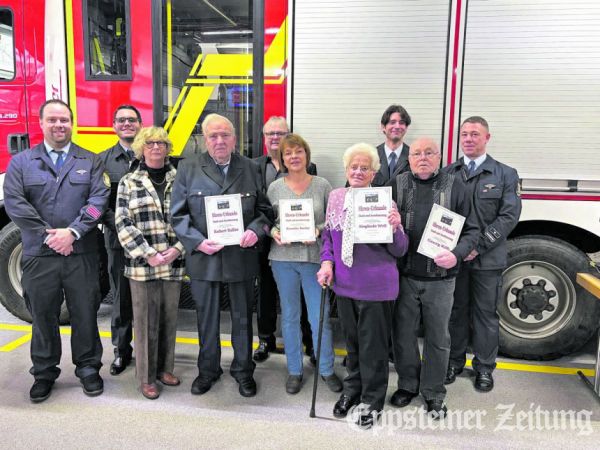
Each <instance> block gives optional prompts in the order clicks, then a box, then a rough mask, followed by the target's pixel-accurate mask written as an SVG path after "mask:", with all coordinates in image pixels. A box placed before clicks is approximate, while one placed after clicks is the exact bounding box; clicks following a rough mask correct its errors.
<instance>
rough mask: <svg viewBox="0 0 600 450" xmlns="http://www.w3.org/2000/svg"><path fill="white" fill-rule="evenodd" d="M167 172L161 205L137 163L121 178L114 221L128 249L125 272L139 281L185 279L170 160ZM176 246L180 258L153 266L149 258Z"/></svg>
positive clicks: (122, 243)
mask: <svg viewBox="0 0 600 450" xmlns="http://www.w3.org/2000/svg"><path fill="white" fill-rule="evenodd" d="M167 167H168V169H169V170H168V172H167V173H166V174H165V177H166V178H165V179H166V182H167V185H166V186H165V196H164V198H165V200H164V202H165V204H164V208H163V207H162V205H161V203H160V200H159V198H158V194H157V193H156V190H155V189H154V186H153V185H152V181H151V180H150V177H149V175H148V172H147V171H146V170H143V169H142V168H141V167H138V169H137V170H135V171H134V172H131V173H128V174H127V175H125V176H124V177H123V178H122V179H121V181H120V182H119V189H118V191H117V204H116V210H115V224H116V228H117V233H118V236H119V242H121V245H122V246H123V249H124V250H125V256H126V257H127V262H126V265H125V276H126V277H127V278H131V279H132V280H136V281H151V280H159V279H162V280H173V281H178V280H182V279H183V275H184V266H185V260H184V257H183V256H184V249H183V245H182V244H181V242H179V240H178V239H177V236H176V235H175V232H174V231H173V227H172V226H171V213H170V208H171V190H172V185H173V180H174V179H175V173H176V170H175V168H174V167H173V166H172V165H170V164H168V163H167ZM163 210H164V214H163ZM169 247H175V248H176V249H177V250H179V251H180V252H181V255H180V256H179V258H177V259H176V260H175V261H173V263H172V264H169V265H161V266H157V267H152V266H150V264H148V262H147V260H146V259H147V258H149V257H151V256H153V255H155V254H157V253H158V252H162V251H165V250H167V249H168V248H169Z"/></svg>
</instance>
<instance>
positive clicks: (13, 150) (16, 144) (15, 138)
mask: <svg viewBox="0 0 600 450" xmlns="http://www.w3.org/2000/svg"><path fill="white" fill-rule="evenodd" d="M28 148H29V134H28V133H15V134H9V135H8V153H10V154H11V155H16V154H17V153H20V152H22V151H23V150H25V149H28Z"/></svg>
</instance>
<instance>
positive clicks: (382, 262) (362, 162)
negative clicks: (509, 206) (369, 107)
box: [317, 144, 408, 428]
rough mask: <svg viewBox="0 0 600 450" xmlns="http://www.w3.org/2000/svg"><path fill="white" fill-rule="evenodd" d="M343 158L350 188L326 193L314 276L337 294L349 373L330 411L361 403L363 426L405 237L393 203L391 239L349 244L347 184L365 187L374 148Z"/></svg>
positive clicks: (382, 364) (378, 375) (379, 378)
mask: <svg viewBox="0 0 600 450" xmlns="http://www.w3.org/2000/svg"><path fill="white" fill-rule="evenodd" d="M343 160H344V168H345V170H346V178H347V180H348V184H349V186H350V187H349V188H340V189H335V190H334V191H332V192H331V194H330V195H329V202H328V204H327V213H326V219H325V220H326V221H325V228H324V230H323V233H322V241H323V246H322V249H321V269H320V270H319V272H318V273H317V278H318V280H319V283H320V284H321V285H325V284H327V285H332V287H333V290H334V292H335V293H336V297H337V301H338V315H339V318H340V322H341V325H342V330H343V332H344V338H345V340H346V349H347V351H348V357H347V364H346V369H347V370H348V376H347V377H346V378H345V379H344V390H343V393H342V395H341V397H340V398H339V400H338V401H337V403H336V404H335V406H334V408H333V415H334V416H335V417H338V418H341V417H345V416H346V415H347V414H348V411H349V410H350V409H351V408H352V407H353V406H354V405H358V404H360V403H362V404H363V405H364V406H363V409H362V410H361V412H360V415H359V416H358V422H357V424H358V425H359V426H361V427H364V428H367V427H370V426H372V425H373V423H374V421H375V420H377V417H378V415H379V413H380V412H381V410H382V409H383V404H384V401H385V395H386V391H387V383H388V372H389V362H388V354H389V348H388V347H389V338H390V332H391V318H392V307H393V304H394V303H393V302H394V301H395V300H396V298H397V297H398V291H399V276H398V269H397V267H396V259H397V258H400V257H402V256H403V255H404V254H405V253H406V250H407V248H408V238H407V237H406V235H405V234H404V230H403V228H402V225H401V219H400V214H398V211H397V210H396V207H395V205H394V204H393V205H392V210H391V211H390V213H389V215H388V221H389V223H390V224H391V225H392V230H393V236H394V240H393V242H392V243H390V244H353V242H352V239H351V236H353V229H352V221H351V220H347V217H348V216H349V215H350V213H351V212H352V211H351V210H352V209H353V202H352V201H351V198H352V189H353V188H364V187H368V186H369V185H370V183H371V181H372V180H373V178H374V176H375V174H376V173H377V171H378V170H379V166H380V164H379V157H378V155H377V150H376V149H375V148H374V147H373V146H371V145H369V144H356V145H353V146H352V147H350V148H348V149H347V150H346V152H345V153H344V158H343ZM349 238H350V239H349Z"/></svg>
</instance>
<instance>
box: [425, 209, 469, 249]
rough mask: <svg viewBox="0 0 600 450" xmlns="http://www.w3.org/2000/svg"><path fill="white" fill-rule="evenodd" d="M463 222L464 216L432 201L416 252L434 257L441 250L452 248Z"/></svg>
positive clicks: (454, 245)
mask: <svg viewBox="0 0 600 450" xmlns="http://www.w3.org/2000/svg"><path fill="white" fill-rule="evenodd" d="M464 223H465V218H464V216H461V215H460V214H456V213H455V212H452V211H450V210H449V209H446V208H444V207H443V206H440V205H438V204H436V203H434V204H433V207H432V208H431V212H430V213H429V219H427V225H425V231H424V232H423V236H422V237H421V242H419V248H417V252H418V253H421V254H422V255H425V256H427V257H428V258H431V259H434V258H435V257H436V256H437V255H438V254H439V253H440V252H441V251H442V250H454V247H456V243H457V242H458V238H459V237H460V232H461V231H462V227H463V224H464Z"/></svg>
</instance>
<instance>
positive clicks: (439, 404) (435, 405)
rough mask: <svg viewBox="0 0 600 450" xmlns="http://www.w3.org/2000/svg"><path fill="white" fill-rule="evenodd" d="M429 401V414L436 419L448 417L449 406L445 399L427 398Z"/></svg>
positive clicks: (427, 401)
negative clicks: (447, 406)
mask: <svg viewBox="0 0 600 450" xmlns="http://www.w3.org/2000/svg"><path fill="white" fill-rule="evenodd" d="M425 403H427V414H428V415H429V416H431V418H432V419H434V420H440V419H443V418H444V417H446V413H447V412H448V408H446V404H445V403H444V401H443V400H437V399H435V400H425Z"/></svg>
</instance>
